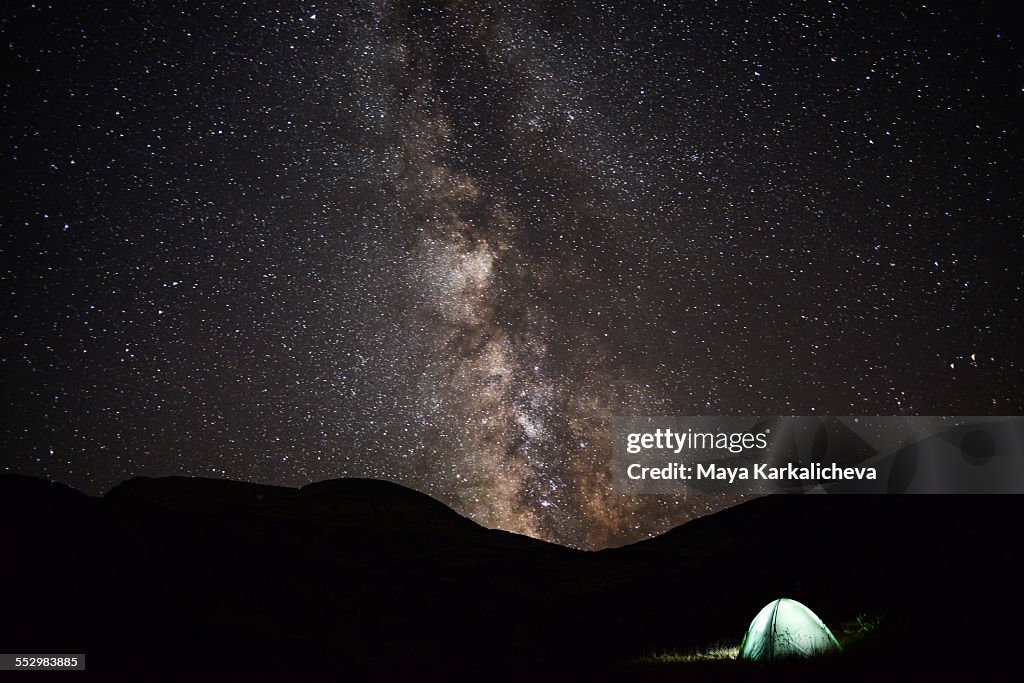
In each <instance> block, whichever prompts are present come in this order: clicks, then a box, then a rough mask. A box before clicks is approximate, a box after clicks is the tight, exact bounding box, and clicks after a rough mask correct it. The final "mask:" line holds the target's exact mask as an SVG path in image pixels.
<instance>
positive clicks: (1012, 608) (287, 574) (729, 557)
mask: <svg viewBox="0 0 1024 683" xmlns="http://www.w3.org/2000/svg"><path fill="white" fill-rule="evenodd" d="M1020 512H1021V504H1020V502H1019V501H1018V498H1017V497H1015V496H987V497H981V496H855V495H848V496H830V495H820V496H819V495H815V496H811V495H803V496H799V495H793V496H786V495H778V496H769V497H764V498H759V499H756V500H753V501H750V502H748V503H744V504H742V505H739V506H736V507H734V508H730V509H728V510H725V511H723V512H720V513H717V514H714V515H710V516H707V517H703V518H701V519H698V520H695V521H693V522H690V523H689V524H686V525H683V526H681V527H678V528H676V529H674V530H672V531H669V532H668V533H666V534H664V535H662V536H660V537H657V538H654V539H651V540H649V541H645V542H641V543H637V544H634V545H632V546H626V547H623V548H617V549H611V550H605V551H599V552H583V551H578V550H573V549H569V548H564V547H561V546H557V545H553V544H549V543H545V542H542V541H538V540H535V539H531V538H526V537H522V536H517V535H515V534H510V533H506V532H503V531H496V530H491V529H486V528H484V527H481V526H479V525H477V524H476V523H474V522H472V521H470V520H468V519H465V518H463V517H461V516H460V515H458V514H457V513H455V512H454V511H452V510H451V509H449V508H448V507H447V506H445V505H443V504H442V503H440V502H438V501H436V500H433V499H432V498H430V497H429V496H426V495H424V494H422V493H418V492H416V491H412V490H409V489H406V488H404V487H402V486H399V485H397V484H393V483H389V482H383V481H375V480H366V479H343V480H334V481H325V482H319V483H316V484H311V485H309V486H305V487H302V488H299V489H293V488H286V487H277V486H263V485H257V484H249V483H243V482H236V481H223V480H216V479H198V478H185V477H168V478H157V479H153V478H143V477H139V478H136V479H132V480H130V481H127V482H125V483H123V484H121V485H119V486H117V487H115V488H114V489H112V490H111V491H110V492H109V493H107V495H105V496H104V497H102V498H96V497H91V496H86V495H84V494H82V493H79V492H78V491H75V490H73V489H71V488H68V487H66V486H63V485H61V484H56V483H52V482H48V481H44V480H40V479H35V478H30V477H24V476H20V475H3V476H0V519H2V521H3V524H2V528H0V543H2V546H0V547H2V548H3V549H4V558H5V559H4V561H3V563H2V565H0V566H2V569H0V572H2V574H0V580H2V582H0V585H2V586H3V587H4V595H3V610H2V615H0V649H2V650H3V651H5V652H26V653H27V652H43V651H46V652H69V653H70V652H74V653H85V654H86V655H87V659H86V661H87V672H86V674H85V675H88V676H90V677H95V678H96V679H97V680H110V679H112V678H123V677H126V676H128V677H133V678H135V679H137V680H138V679H141V678H144V679H146V680H159V679H166V680H180V679H181V678H182V677H185V676H190V677H193V678H197V679H206V678H214V677H216V676H227V677H235V678H239V679H243V680H249V679H253V680H366V679H382V680H411V679H412V680H425V679H431V678H435V677H443V678H445V679H447V680H453V679H455V680H462V679H465V680H477V679H481V678H486V679H488V680H506V679H508V680H525V679H530V680H547V679H554V678H560V679H562V678H564V677H565V676H571V677H573V678H575V677H577V676H586V677H588V678H591V679H610V680H635V679H638V678H639V679H643V680H647V679H650V680H662V677H667V678H668V679H678V678H680V677H683V678H688V679H690V680H693V679H695V678H700V677H701V676H702V675H704V674H705V673H706V674H707V676H708V677H709V678H713V679H721V678H722V677H723V670H722V669H714V670H710V671H705V669H702V668H700V667H699V666H697V667H690V668H689V669H687V670H686V671H683V672H680V671H678V670H676V669H672V668H671V667H670V668H669V669H666V670H658V669H647V668H643V667H640V668H637V667H636V666H635V665H633V664H630V662H631V661H633V660H636V659H638V658H642V657H644V656H645V655H649V654H651V653H656V652H666V651H673V652H686V651H690V650H692V649H694V648H699V647H702V646H705V645H707V644H709V643H716V642H726V643H729V642H732V643H734V644H735V643H736V642H738V640H739V638H740V636H742V634H743V632H744V630H745V629H746V627H747V625H748V624H749V621H750V619H751V618H752V617H753V616H754V614H756V612H757V611H758V610H759V609H760V608H761V607H762V606H763V605H764V604H767V603H768V602H769V601H770V600H772V599H775V598H777V597H783V596H785V597H792V598H794V599H798V600H800V601H801V602H804V603H805V604H808V605H809V606H811V607H812V608H813V609H814V611H815V612H816V613H817V614H818V615H819V616H821V617H822V619H823V620H824V621H825V622H826V623H828V624H831V625H833V627H834V628H839V627H840V625H842V624H846V623H850V622H851V621H855V620H857V619H858V617H861V616H862V615H864V614H872V615H881V616H882V617H884V619H885V623H886V624H887V625H888V630H887V634H888V635H887V636H886V637H885V638H884V639H882V640H880V641H879V642H878V644H877V647H876V648H875V650H872V651H870V652H868V653H867V654H864V655H857V656H855V655H852V654H851V655H849V656H844V658H843V660H842V662H841V664H828V665H823V666H830V667H831V668H830V669H828V670H827V671H825V672H824V674H825V675H827V676H829V677H830V678H833V679H834V678H843V677H844V676H845V675H848V677H849V678H850V679H851V680H853V679H854V678H856V677H862V676H863V675H866V673H865V672H874V671H877V670H878V669H879V667H883V666H884V667H885V670H886V671H887V672H888V673H890V674H893V673H894V672H897V671H898V672H903V673H905V674H906V675H911V674H912V673H913V674H920V673H921V672H929V671H932V672H938V673H942V674H949V672H950V671H953V670H955V669H956V667H961V668H966V669H971V668H972V667H978V666H982V665H983V664H982V662H984V665H985V666H988V665H990V664H991V660H992V659H993V658H994V657H998V656H1000V653H1002V654H1003V655H1006V656H1008V654H1007V653H1011V652H1012V650H1011V649H1010V648H1009V644H1010V643H1011V642H1013V639H1014V638H1015V634H1016V633H1018V632H1019V627H1018V626H1017V623H1018V622H1019V617H1018V615H1017V609H1018V607H1019V605H1020V604H1022V600H1021V597H1022V590H1021V582H1020V576H1021V569H1022V566H1021V565H1022V561H1021V560H1020V559H1019V555H1018V554H1016V553H1015V552H1013V548H1014V547H1015V545H1016V544H1017V543H1018V542H1019V539H1020V538H1021V532H1022V531H1024V523H1022V515H1021V514H1020ZM730 664H735V663H730ZM780 671H784V675H785V677H787V678H792V677H794V676H797V677H799V675H800V674H801V673H808V674H809V675H814V676H820V675H822V672H821V671H820V670H819V669H815V668H813V667H812V668H806V669H800V670H798V671H796V672H794V671H792V670H789V669H784V670H783V669H778V670H772V671H769V672H765V671H758V672H755V673H757V674H758V675H761V676H763V675H765V674H766V673H769V674H770V673H775V672H780ZM745 673H749V672H747V671H745V670H743V669H741V668H738V669H730V670H728V671H724V674H725V677H729V676H730V675H732V674H736V676H740V677H742V676H743V675H745ZM76 675H79V674H76ZM780 675H782V674H780Z"/></svg>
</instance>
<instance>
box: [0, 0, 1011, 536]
mask: <svg viewBox="0 0 1024 683" xmlns="http://www.w3.org/2000/svg"><path fill="white" fill-rule="evenodd" d="M0 30H2V32H3V35H4V40H3V44H4V46H5V49H6V51H7V63H8V64H10V65H11V66H10V68H8V69H5V75H4V79H3V91H2V95H0V97H2V99H0V110H2V112H3V115H4V119H5V121H6V122H7V123H6V125H5V132H6V135H5V138H4V139H5V145H4V150H5V152H4V168H5V174H4V175H5V177H6V178H7V179H8V182H7V183H6V187H7V189H8V192H7V195H8V197H7V200H6V201H5V211H4V214H3V223H4V225H3V227H4V230H3V233H2V236H0V249H2V254H3V271H2V278H3V306H2V308H0V314H2V315H3V318H4V321H3V322H4V324H3V330H4V344H3V352H2V357H0V365H2V367H3V373H4V378H5V379H4V383H3V394H4V396H3V400H4V406H5V419H4V429H3V432H2V435H3V436H2V438H3V442H2V445H3V448H4V458H3V466H4V468H5V469H6V470H11V471H22V472H28V473H32V474H39V475H43V476H49V477H52V478H55V479H59V480H62V481H66V482H68V483H71V484H73V485H76V486H79V487H81V488H83V489H85V490H87V491H90V492H94V493H95V492H99V491H103V490H105V489H107V488H109V487H110V486H112V485H113V484H115V483H116V482H118V481H120V480H123V479H125V478H127V477H130V476H133V475H138V474H145V475H166V474H188V475H201V476H218V477H230V478H238V479H246V480H252V481H260V482H269V483H277V484H285V485H301V484H305V483H308V482H310V481H314V480H319V479H324V478H328V477H341V476H371V477H381V478H387V479H391V480H394V481H397V482H400V483H403V484H406V485H409V486H412V487H414V488H417V489H420V490H422V491H425V492H427V493H429V494H431V495H433V496H435V497H437V498H439V499H441V500H443V501H445V502H447V503H449V504H450V505H452V506H453V507H454V508H455V509H457V510H459V511H460V512H463V513H465V514H467V515H469V516H470V517H472V518H473V519H475V520H477V521H479V522H480V523H482V524H485V525H487V526H493V527H501V528H505V529H509V530H512V531H517V532H521V533H527V534H531V535H534V536H538V537H541V538H545V539H549V540H553V541H557V542H561V543H565V544H570V545H575V546H579V547H588V548H594V547H604V546H607V545H615V544H621V543H625V542H629V541H633V540H637V539H640V538H644V537H647V536H650V535H653V534H656V533H660V532H662V531H664V530H665V529H667V528H670V527H671V526H674V525H676V524H679V523H681V522H683V521H686V520H687V519H691V518H693V517H695V516H699V515H701V514H706V513H707V512H709V511H712V510H716V509H720V508H721V507H723V506H726V505H729V504H733V503H735V502H736V500H735V499H733V498H730V497H727V496H710V495H708V496H703V497H700V496H693V495H690V496H686V497H683V496H680V497H666V498H657V497H639V498H630V497H623V496H618V495H616V494H614V493H613V492H612V491H611V490H610V484H609V473H608V462H609V460H610V454H611V447H610V443H609V437H610V435H609V430H610V424H609V423H610V418H611V416H613V415H626V414H641V415H642V414H678V415H687V414H740V415H744V414H746V415H755V414H765V415H775V414H798V415H799V414H833V415H852V414H882V415H885V414H921V415H927V414H1015V413H1018V412H1020V410H1021V408H1022V406H1024V400H1022V394H1021V391H1020V388H1021V386H1022V380H1024V373H1022V370H1021V360H1022V359H1021V353H1020V350H1019V349H1020V344H1019V340H1018V339H1017V337H1018V335H1019V331H1020V329H1021V327H1022V322H1024V320H1022V318H1024V316H1022V313H1024V308H1022V305H1021V303H1022V288H1024V278H1022V272H1024V269H1022V256H1021V254H1022V253H1024V243H1022V242H1024V239H1022V236H1024V230H1022V227H1024V226H1022V222H1021V215H1022V214H1021V209H1022V201H1021V200H1022V195H1021V188H1022V187H1024V178H1022V173H1021V169H1022V167H1024V166H1022V161H1024V159H1022V153H1021V152H1022V146H1021V129H1020V125H1021V124H1020V122H1021V117H1020V112H1021V111H1022V105H1024V67H1022V63H1024V61H1022V53H1021V43H1020V35H1019V30H1018V23H1017V22H1015V21H1012V17H1010V16H1004V15H1001V14H1000V13H999V11H998V10H997V9H996V8H994V7H992V6H989V5H988V4H987V3H981V4H975V5H971V6H969V7H968V6H964V7H962V8H960V9H951V8H945V7H939V6H934V7H933V6H931V5H930V4H921V3H913V4H909V3H906V4H905V3H889V4H888V5H886V7H884V8H865V7H861V6H859V5H857V4H851V3H843V2H816V3H800V4H794V3H788V2H766V3H757V4H748V3H677V2H660V3H621V4H619V3H584V2H536V3H530V2H527V3H487V2H470V1H468V0H466V1H452V2H424V3H406V2H395V3H393V2H386V1H383V0H374V1H368V2H353V3H322V2H315V3H314V2H249V3H237V4H223V5H219V4H215V3H214V4H200V3H191V2H176V1H172V2H138V3H132V4H130V5H126V6H123V7H114V6H106V5H102V4H99V5H97V4H96V3H80V4H77V5H72V4H68V5H65V4H63V3H56V4H48V3H40V2H37V3H24V2H23V3H19V4H18V5H17V6H16V7H15V8H14V9H13V10H12V11H11V12H9V14H8V16H7V17H6V18H4V19H3V21H2V24H0Z"/></svg>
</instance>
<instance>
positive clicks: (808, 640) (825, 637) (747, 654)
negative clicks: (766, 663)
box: [740, 598, 840, 660]
mask: <svg viewBox="0 0 1024 683" xmlns="http://www.w3.org/2000/svg"><path fill="white" fill-rule="evenodd" d="M839 650H840V647H839V642H838V641H836V638H835V636H833V635H832V632H831V631H829V630H828V626H825V624H823V623H822V621H821V619H819V618H818V617H817V615H816V614H815V613H814V612H812V611H811V610H809V609H807V608H806V607H804V606H803V605H802V604H800V603H799V602H797V601H796V600H790V599H789V598H779V599H778V600H773V601H771V602H769V603H768V604H767V605H765V606H764V608H763V609H762V610H761V611H760V612H758V613H757V616H756V617H754V620H753V621H752V622H750V628H748V629H747V632H746V634H745V635H744V636H743V642H742V643H740V659H756V660H772V659H786V658H795V657H814V656H816V655H822V654H828V653H830V652H837V651H839Z"/></svg>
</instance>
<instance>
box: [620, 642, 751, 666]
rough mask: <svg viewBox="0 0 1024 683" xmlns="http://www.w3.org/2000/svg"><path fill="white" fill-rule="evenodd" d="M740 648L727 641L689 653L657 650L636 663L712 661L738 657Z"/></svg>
mask: <svg viewBox="0 0 1024 683" xmlns="http://www.w3.org/2000/svg"><path fill="white" fill-rule="evenodd" d="M739 653H740V648H739V647H738V646H737V645H729V644H727V643H715V644H713V645H708V646H706V647H702V648H699V649H697V650H693V651H692V652H689V653H687V654H682V653H679V652H656V653H654V654H650V655H647V656H644V657H640V658H639V659H637V660H635V661H634V663H635V664H685V663H691V662H712V661H719V660H723V659H736V657H737V656H739Z"/></svg>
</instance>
